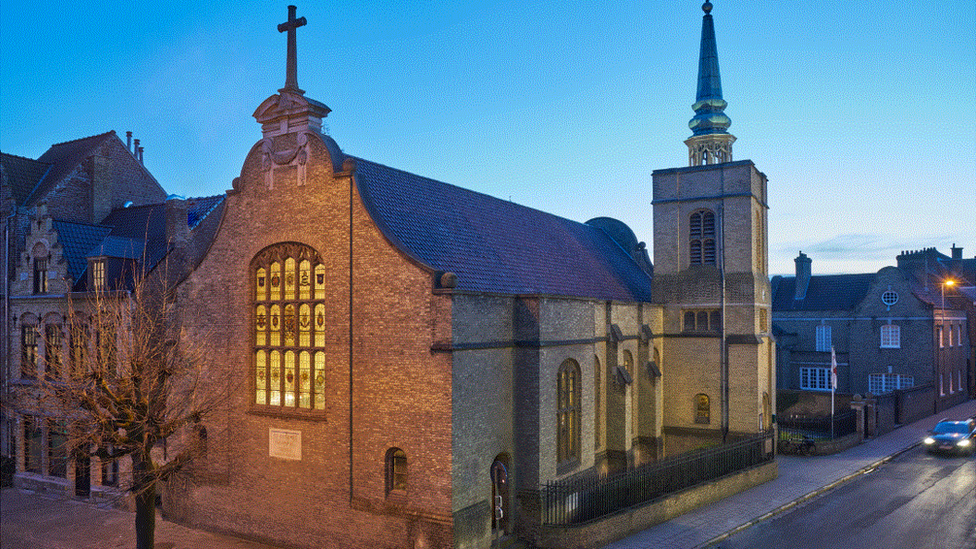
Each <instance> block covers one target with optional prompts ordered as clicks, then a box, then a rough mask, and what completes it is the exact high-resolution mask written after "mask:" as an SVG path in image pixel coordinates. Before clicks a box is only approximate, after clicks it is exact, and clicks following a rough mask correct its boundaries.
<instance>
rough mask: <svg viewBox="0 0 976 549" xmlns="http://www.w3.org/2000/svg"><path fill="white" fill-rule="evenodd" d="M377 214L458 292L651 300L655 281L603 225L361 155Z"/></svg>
mask: <svg viewBox="0 0 976 549" xmlns="http://www.w3.org/2000/svg"><path fill="white" fill-rule="evenodd" d="M355 160H356V164H357V168H356V185H357V188H358V189H359V193H360V195H361V196H362V197H363V201H364V203H365V204H366V208H367V209H368V210H369V212H370V215H371V216H372V218H373V220H374V221H375V222H376V224H377V225H378V226H379V228H380V230H381V231H382V232H383V234H384V235H385V236H386V237H387V238H388V239H389V240H390V241H391V242H393V244H394V245H395V246H397V247H398V248H399V249H400V250H402V251H403V252H404V253H406V254H408V255H409V256H411V257H413V258H414V259H415V260H417V261H419V262H421V263H422V264H425V265H427V266H428V267H430V268H432V269H434V270H435V271H445V272H452V273H454V274H456V275H457V277H458V286H457V289H458V290H466V291H475V292H490V293H500V294H509V295H525V294H543V295H558V296H574V297H586V298H595V299H613V300H623V301H645V302H649V301H650V300H651V279H650V277H649V276H648V275H647V274H646V273H645V272H644V271H642V270H641V269H640V267H639V266H638V264H637V263H636V262H635V261H634V260H633V259H632V258H631V256H630V255H629V254H628V253H627V252H625V251H624V250H623V248H621V247H620V246H619V245H618V244H617V243H616V242H615V241H614V240H613V239H612V238H611V237H610V235H608V234H607V233H606V232H605V231H603V230H602V229H599V228H596V227H593V226H590V225H585V224H583V223H578V222H575V221H570V220H568V219H564V218H561V217H558V216H555V215H552V214H548V213H545V212H541V211H539V210H535V209H532V208H528V207H525V206H520V205H518V204H514V203H512V202H508V201H505V200H500V199H497V198H494V197H491V196H488V195H485V194H481V193H477V192H474V191H470V190H467V189H463V188H460V187H456V186H453V185H448V184H446V183H441V182H439V181H435V180H432V179H428V178H425V177H421V176H418V175H414V174H410V173H407V172H404V171H400V170H397V169H394V168H390V167H387V166H383V165H381V164H376V163H374V162H370V161H368V160H363V159H359V158H356V159H355Z"/></svg>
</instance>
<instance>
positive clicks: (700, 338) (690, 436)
mask: <svg viewBox="0 0 976 549" xmlns="http://www.w3.org/2000/svg"><path fill="white" fill-rule="evenodd" d="M702 9H703V10H704V12H705V16H704V19H703V21H702V35H701V52H700V59H699V72H698V92H697V96H696V101H695V103H694V105H693V107H692V108H693V109H694V110H695V116H694V118H692V119H691V122H690V123H689V126H690V127H691V129H692V132H693V133H692V136H691V137H690V138H688V140H686V141H685V143H686V144H687V145H688V150H689V161H690V162H689V164H690V165H689V166H687V167H684V168H670V169H664V170H656V171H654V173H653V187H654V190H653V202H652V205H653V212H654V282H653V284H654V287H653V296H654V301H655V302H656V303H658V304H659V305H661V306H662V307H663V319H664V323H663V328H664V329H663V331H664V334H663V347H664V356H663V359H662V366H663V368H662V371H663V380H664V391H663V392H664V399H665V401H664V426H665V433H666V436H667V442H666V444H667V445H668V449H667V452H668V453H669V454H671V453H675V452H677V451H680V450H681V449H683V448H681V445H682V441H684V443H687V444H692V445H694V444H699V443H700V442H696V441H701V440H702V439H703V438H704V439H709V440H715V439H728V438H729V436H730V435H731V436H733V437H734V436H735V435H736V434H745V433H755V432H757V431H760V430H764V429H768V428H769V427H770V424H771V420H772V413H773V410H774V407H775V392H774V391H775V386H776V385H775V363H774V360H775V359H774V347H773V342H772V338H771V336H770V324H769V318H770V312H769V311H770V291H769V281H768V278H767V265H768V256H767V250H766V243H767V236H766V227H767V224H766V212H767V210H768V206H767V198H766V176H765V175H763V173H762V172H760V171H758V170H757V169H756V167H755V165H754V164H753V163H752V161H751V160H740V161H733V160H732V142H733V141H735V137H733V136H732V135H731V134H729V133H728V128H729V126H730V124H731V120H730V119H729V117H728V116H727V115H726V114H725V113H724V109H725V107H726V105H727V103H726V102H725V100H724V99H723V97H722V85H721V80H720V78H719V71H718V53H717V48H716V45H715V27H714V23H713V20H712V15H711V11H712V4H711V2H708V1H706V2H705V4H704V5H703V6H702ZM692 447H693V446H692Z"/></svg>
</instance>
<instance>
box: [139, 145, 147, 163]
mask: <svg viewBox="0 0 976 549" xmlns="http://www.w3.org/2000/svg"><path fill="white" fill-rule="evenodd" d="M144 150H146V148H145V147H139V163H140V164H145V162H143V161H142V151H144Z"/></svg>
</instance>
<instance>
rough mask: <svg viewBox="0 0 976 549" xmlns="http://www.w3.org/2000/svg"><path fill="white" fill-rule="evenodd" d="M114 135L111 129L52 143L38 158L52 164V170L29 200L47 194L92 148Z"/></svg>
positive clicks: (34, 190)
mask: <svg viewBox="0 0 976 549" xmlns="http://www.w3.org/2000/svg"><path fill="white" fill-rule="evenodd" d="M114 135H115V132H114V131H110V132H106V133H103V134H99V135H93V136H91V137H83V138H81V139H75V140H73V141H66V142H64V143H58V144H56V145H51V148H50V149H48V150H47V152H45V153H44V154H42V155H41V157H40V158H38V159H37V160H38V161H39V162H46V163H48V164H50V165H51V170H50V171H49V172H48V174H47V176H46V177H44V180H43V181H41V184H40V185H38V186H37V187H35V188H34V189H33V191H32V192H31V193H30V196H29V197H28V198H27V201H28V202H29V201H32V200H37V199H39V198H41V197H43V196H44V195H45V194H47V192H48V191H49V190H50V189H51V188H52V187H54V185H55V184H57V182H58V181H61V180H62V179H64V177H65V176H67V175H68V174H69V173H71V172H72V171H73V170H74V169H75V168H76V167H78V165H79V164H81V162H82V161H83V160H84V159H85V158H87V157H88V156H89V155H90V154H91V150H92V149H94V148H95V147H97V146H98V145H100V144H101V143H102V141H104V140H105V139H108V138H109V137H111V136H114Z"/></svg>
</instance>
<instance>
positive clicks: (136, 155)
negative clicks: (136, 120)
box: [132, 139, 139, 160]
mask: <svg viewBox="0 0 976 549" xmlns="http://www.w3.org/2000/svg"><path fill="white" fill-rule="evenodd" d="M132 142H133V143H134V144H135V146H134V147H133V148H132V157H133V158H135V159H136V160H139V140H138V139H133V140H132Z"/></svg>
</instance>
